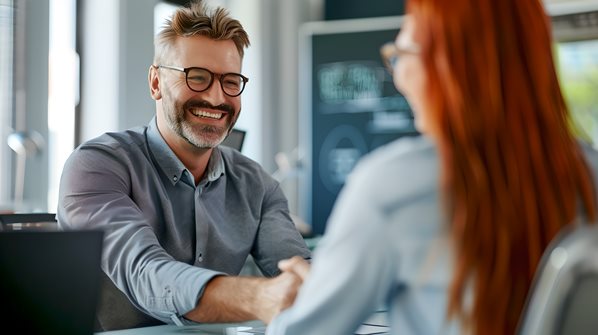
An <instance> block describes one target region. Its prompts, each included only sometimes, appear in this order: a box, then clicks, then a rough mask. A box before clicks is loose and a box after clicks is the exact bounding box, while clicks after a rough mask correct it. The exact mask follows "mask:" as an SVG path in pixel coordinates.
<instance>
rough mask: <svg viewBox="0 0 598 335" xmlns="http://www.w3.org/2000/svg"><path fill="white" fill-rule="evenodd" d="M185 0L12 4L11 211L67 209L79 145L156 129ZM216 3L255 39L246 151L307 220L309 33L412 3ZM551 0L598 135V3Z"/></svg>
mask: <svg viewBox="0 0 598 335" xmlns="http://www.w3.org/2000/svg"><path fill="white" fill-rule="evenodd" d="M177 2H178V4H177ZM184 2H185V1H179V0H177V1H168V2H163V1H157V0H126V1H125V0H120V1H119V0H42V1H39V0H35V1H34V0H0V37H1V39H0V210H16V211H50V212H52V211H55V208H56V199H57V192H58V182H59V177H60V171H61V169H62V164H63V163H64V160H65V159H66V157H67V156H68V154H69V153H70V152H71V151H72V150H73V149H74V147H75V146H76V145H78V144H79V143H81V142H82V141H85V140H87V139H90V138H92V137H95V136H97V135H100V134H101V133H103V132H106V131H117V130H124V129H127V128H130V127H133V126H139V125H145V124H147V122H148V121H149V120H150V118H151V117H152V115H153V114H154V102H153V100H152V99H151V98H150V96H149V93H148V86H147V70H148V67H149V66H150V64H151V61H152V56H153V36H154V33H155V31H156V29H157V27H159V25H160V23H161V22H162V20H163V19H164V15H167V14H168V13H169V11H171V10H172V8H173V6H176V5H180V4H181V3H184ZM206 2H208V3H209V4H210V5H211V6H224V7H226V8H228V9H229V10H230V11H231V13H232V15H233V16H234V17H236V18H238V19H239V20H240V21H241V23H242V24H243V25H244V27H245V28H246V30H247V31H248V33H249V36H250V39H251V43H252V44H251V47H250V48H249V49H248V51H247V52H246V56H245V59H244V67H243V73H244V74H246V75H247V76H248V77H250V78H251V80H250V82H249V85H248V87H247V89H246V91H245V92H244V93H243V97H242V99H243V111H242V113H241V117H240V119H239V121H238V123H237V127H238V128H240V129H243V130H246V131H247V136H246V140H245V144H244V147H243V152H244V153H245V154H246V155H247V156H249V157H251V158H253V159H255V160H256V161H258V162H260V163H261V164H262V165H263V166H264V167H265V168H266V170H267V171H270V172H272V173H273V174H275V176H277V177H278V178H280V179H281V180H282V185H283V189H284V190H285V193H286V194H287V196H288V197H289V200H290V206H291V210H292V211H293V212H295V213H297V214H298V215H299V216H301V215H303V214H304V211H305V210H304V209H303V208H304V207H305V204H302V202H305V199H303V197H302V196H301V195H300V194H299V193H300V192H299V190H298V188H299V185H300V184H301V183H302V182H303V181H304V180H302V178H304V175H303V174H302V171H301V167H302V166H303V167H304V163H305V162H304V161H303V159H304V158H305V157H304V149H305V148H302V145H301V138H300V137H301V134H300V129H299V124H300V123H301V122H302V121H301V119H302V117H303V115H302V113H303V112H302V111H301V110H300V108H299V106H300V104H301V101H300V97H299V91H300V84H301V83H300V79H299V78H300V74H299V71H300V70H299V64H300V54H301V50H299V48H300V43H299V39H300V34H299V31H300V28H301V27H302V26H303V25H304V23H306V22H312V21H331V20H339V19H356V18H362V17H380V16H391V15H399V14H401V13H402V12H403V10H404V2H403V1H397V0H394V1H393V0H375V1H374V2H364V1H360V0H350V1H346V0H345V1H342V0H206ZM545 3H546V4H547V8H548V11H549V13H551V14H552V15H553V27H555V35H558V36H557V37H558V39H559V41H560V43H559V45H557V46H556V49H557V52H558V55H559V60H560V62H561V64H565V65H562V68H564V70H563V71H562V72H563V74H562V75H563V81H564V82H566V84H567V85H565V86H566V87H564V88H565V91H566V93H568V96H569V97H570V99H572V100H573V102H574V104H578V105H579V106H578V107H575V108H576V110H575V111H574V112H576V113H577V114H578V119H579V120H581V121H580V123H581V124H582V125H583V127H584V132H585V133H586V134H588V137H589V138H592V139H595V138H598V135H597V134H598V130H596V127H595V126H594V124H597V123H598V122H597V121H596V120H598V101H597V100H596V99H597V98H596V95H595V94H590V93H587V92H596V90H597V87H596V85H598V84H596V81H594V84H593V85H594V86H591V85H592V84H587V83H590V82H592V80H595V78H598V75H594V74H593V73H596V71H598V70H596V69H598V0H546V1H545ZM557 33H558V34H557ZM579 40H582V42H577V41H579ZM355 48H360V46H359V45H355ZM588 69H593V70H591V71H590V70H588ZM580 73H581V74H583V75H584V76H585V77H583V78H581V79H579V76H580ZM592 78H594V79H592ZM580 83H581V84H580ZM584 83H586V84H584ZM580 85H581V86H580ZM584 85H585V86H584ZM584 92H586V93H584ZM16 135H20V136H16ZM281 167H282V169H281ZM297 169H298V170H297ZM22 171H24V173H22ZM308 223H309V222H308Z"/></svg>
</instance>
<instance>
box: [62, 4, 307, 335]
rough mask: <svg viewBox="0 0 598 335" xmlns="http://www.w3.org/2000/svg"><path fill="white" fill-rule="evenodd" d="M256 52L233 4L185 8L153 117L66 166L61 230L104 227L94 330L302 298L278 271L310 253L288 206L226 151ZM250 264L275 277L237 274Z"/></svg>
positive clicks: (235, 315)
mask: <svg viewBox="0 0 598 335" xmlns="http://www.w3.org/2000/svg"><path fill="white" fill-rule="evenodd" d="M248 45H249V40H248V37H247V34H246V32H245V31H244V30H243V27H242V26H241V24H240V23H239V22H238V21H236V20H233V19H231V18H230V17H229V15H228V13H227V12H226V11H225V10H224V9H222V8H218V9H216V10H214V11H209V10H208V8H207V7H206V6H204V4H203V3H202V2H201V0H199V1H196V2H193V3H191V4H190V5H189V7H185V8H181V9H179V10H178V11H176V12H175V14H174V15H173V17H172V20H169V21H167V24H166V27H165V28H164V29H163V30H162V32H161V33H160V34H159V35H158V36H157V37H156V40H155V55H154V64H152V65H151V66H150V68H149V88H150V92H151V96H152V98H153V99H154V100H155V101H156V116H155V117H154V119H152V120H151V122H150V123H149V125H148V126H147V127H140V128H135V129H131V130H127V131H124V132H118V133H107V134H104V135H102V136H100V137H98V138H96V139H93V140H91V141H88V142H86V143H84V144H83V145H81V146H80V147H79V148H77V149H76V150H75V151H74V152H73V154H72V155H71V157H70V158H69V159H68V161H67V163H66V164H65V167H64V171H63V175H62V180H61V187H60V200H59V206H58V214H57V218H58V222H59V225H60V227H61V228H62V229H82V228H83V229H88V228H92V229H95V228H99V229H103V230H105V232H106V235H105V243H104V254H103V258H102V269H103V271H104V272H105V274H106V277H107V278H105V283H104V286H105V287H104V288H103V294H102V297H101V304H100V307H99V312H98V316H99V320H98V321H99V325H97V328H98V329H99V330H109V329H119V328H130V327H139V326H147V325H152V324H157V323H159V322H163V323H176V324H179V323H185V322H186V321H188V320H192V321H196V322H234V321H244V320H252V319H261V320H264V321H266V322H267V321H269V320H270V318H271V317H272V316H273V315H274V314H276V313H277V312H278V311H280V310H281V309H283V308H285V307H287V306H288V305H290V304H291V303H292V301H293V300H294V297H295V294H296V290H297V287H298V285H299V283H300V279H299V277H297V276H295V275H293V274H291V273H284V274H280V275H279V273H280V271H279V270H278V268H277V262H278V261H279V260H281V259H284V258H288V257H291V256H294V255H298V256H300V257H303V258H306V259H308V258H309V257H310V253H309V249H308V248H307V247H306V245H305V242H304V241H303V239H302V237H301V235H300V234H299V233H298V231H297V230H296V229H295V226H294V225H293V223H292V220H291V218H290V216H289V211H288V205H287V201H286V198H285V197H284V195H283V193H282V191H281V189H280V187H279V185H278V183H277V182H276V181H275V180H274V179H273V178H272V177H271V176H270V175H269V174H267V173H266V172H265V171H264V170H263V169H262V168H261V167H260V166H259V165H258V164H257V163H255V162H254V161H252V160H250V159H248V158H246V157H244V156H243V155H241V154H240V153H238V152H237V151H234V150H233V149H230V148H226V147H221V146H219V144H220V143H221V142H222V141H223V140H224V138H225V137H226V136H227V134H228V133H229V132H230V130H231V129H232V127H233V126H234V124H235V121H236V120H237V118H238V116H239V113H240V110H241V98H240V95H241V93H242V92H243V89H244V87H245V84H246V83H247V81H248V79H247V78H246V77H244V76H243V75H241V74H240V72H241V61H242V58H243V50H244V48H246V47H247V46H248ZM248 255H252V257H253V259H254V260H255V262H256V264H257V265H258V267H259V268H260V269H261V270H262V272H263V273H264V274H265V275H266V276H269V277H274V276H276V277H274V278H262V277H255V278H250V277H235V276H233V275H237V274H239V272H240V271H241V269H242V267H243V265H244V264H245V260H246V259H247V256H248ZM115 287H117V288H118V290H116V289H115ZM133 306H134V307H133ZM139 311H141V312H143V313H139Z"/></svg>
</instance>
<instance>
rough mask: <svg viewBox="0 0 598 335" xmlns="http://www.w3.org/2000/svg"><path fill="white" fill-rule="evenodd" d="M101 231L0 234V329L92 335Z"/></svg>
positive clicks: (14, 232)
mask: <svg viewBox="0 0 598 335" xmlns="http://www.w3.org/2000/svg"><path fill="white" fill-rule="evenodd" d="M102 241H103V232H102V231H99V230H85V231H11V232H6V231H5V232H1V233H0V303H1V305H2V307H0V308H1V312H0V324H2V327H4V328H5V329H9V328H10V329H13V332H14V333H15V334H62V335H75V334H76V335H89V334H92V333H93V329H94V322H95V315H96V307H97V303H98V298H99V289H100V286H99V285H100V271H101V269H100V259H101V252H102Z"/></svg>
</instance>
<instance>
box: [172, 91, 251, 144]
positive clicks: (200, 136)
mask: <svg viewBox="0 0 598 335" xmlns="http://www.w3.org/2000/svg"><path fill="white" fill-rule="evenodd" d="M168 100H170V99H168ZM169 106H171V108H165V112H166V113H165V116H166V122H167V123H168V126H169V127H170V129H172V130H173V131H174V132H175V133H177V134H178V135H179V136H181V137H182V138H183V139H185V140H186V141H187V142H189V144H191V145H193V146H195V147H196V148H198V149H211V148H214V147H216V146H217V145H219V144H220V143H222V141H224V139H225V138H226V136H228V133H229V132H230V130H231V129H232V128H233V126H234V125H235V122H236V121H237V119H236V117H235V115H238V113H234V108H233V107H232V106H230V105H226V104H222V105H218V106H213V105H211V104H209V103H208V102H206V101H205V100H190V101H188V102H186V103H184V104H182V105H181V104H178V103H174V104H169ZM192 107H196V108H197V107H198V108H210V109H216V110H222V111H225V112H226V113H224V115H223V116H222V117H224V118H226V119H227V122H226V125H225V126H224V127H218V126H213V125H206V124H193V123H191V122H189V121H187V119H186V115H187V113H186V112H185V111H186V110H188V109H189V108H192ZM239 112H240V111H239ZM190 117H193V116H190Z"/></svg>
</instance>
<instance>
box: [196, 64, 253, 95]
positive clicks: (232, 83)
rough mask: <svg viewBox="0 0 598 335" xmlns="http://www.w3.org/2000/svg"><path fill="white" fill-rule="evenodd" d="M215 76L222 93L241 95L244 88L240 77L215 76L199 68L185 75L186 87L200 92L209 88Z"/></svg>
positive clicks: (229, 74)
mask: <svg viewBox="0 0 598 335" xmlns="http://www.w3.org/2000/svg"><path fill="white" fill-rule="evenodd" d="M215 76H217V77H218V78H219V81H220V86H221V87H222V90H223V91H224V93H226V94H228V95H230V96H237V95H239V94H241V92H243V89H244V88H245V80H244V78H243V77H242V76H241V75H238V74H234V73H227V74H223V75H215V74H213V73H212V72H210V71H208V70H206V69H201V68H191V69H189V72H188V73H187V85H189V88H191V89H192V90H194V91H197V92H202V91H205V90H207V89H208V88H209V87H210V85H211V84H212V82H213V80H214V77H215Z"/></svg>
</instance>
